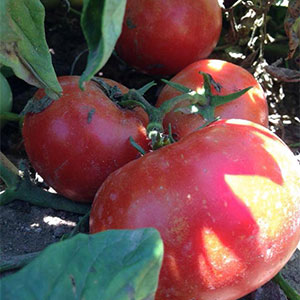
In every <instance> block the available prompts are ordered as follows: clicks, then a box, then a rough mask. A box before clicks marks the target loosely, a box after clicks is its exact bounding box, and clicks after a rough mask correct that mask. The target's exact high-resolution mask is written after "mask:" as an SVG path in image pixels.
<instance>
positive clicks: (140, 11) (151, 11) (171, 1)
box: [116, 0, 222, 75]
mask: <svg viewBox="0 0 300 300" xmlns="http://www.w3.org/2000/svg"><path fill="white" fill-rule="evenodd" d="M221 27H222V15H221V8H220V6H219V4H218V1H217V0H199V1H193V0H185V1H181V0H163V1H159V2H157V1H153V0H150V1H149V0H128V1H127V5H126V12H125V16H124V22H123V28H122V33H121V36H120V38H119V40H118V42H117V44H116V50H117V52H118V54H119V55H120V57H121V58H122V59H123V60H125V61H126V62H127V63H128V64H130V65H132V66H133V67H135V68H137V69H139V70H141V71H143V72H145V73H149V74H159V75H172V74H175V73H177V72H179V71H180V70H181V69H183V68H184V67H185V66H187V65H188V64H190V63H192V62H194V61H196V60H198V59H200V58H206V57H207V56H208V55H209V54H210V53H211V52H212V50H213V49H214V47H215V46H216V44H217V42H218V40H219V35H220V32H221Z"/></svg>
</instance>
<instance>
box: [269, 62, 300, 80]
mask: <svg viewBox="0 0 300 300" xmlns="http://www.w3.org/2000/svg"><path fill="white" fill-rule="evenodd" d="M281 62H282V59H279V60H277V61H276V62H274V63H273V64H272V65H270V66H266V67H265V69H266V71H267V72H268V73H269V74H271V75H272V76H273V77H274V78H276V79H278V80H279V81H283V82H300V72H299V71H297V70H291V69H287V68H281V67H278V66H279V64H280V63H281Z"/></svg>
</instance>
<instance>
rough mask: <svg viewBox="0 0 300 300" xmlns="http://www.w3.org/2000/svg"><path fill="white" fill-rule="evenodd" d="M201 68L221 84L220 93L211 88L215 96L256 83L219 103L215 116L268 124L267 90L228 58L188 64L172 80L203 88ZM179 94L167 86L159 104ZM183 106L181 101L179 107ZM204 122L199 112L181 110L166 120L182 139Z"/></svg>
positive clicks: (161, 94)
mask: <svg viewBox="0 0 300 300" xmlns="http://www.w3.org/2000/svg"><path fill="white" fill-rule="evenodd" d="M199 71H202V72H205V73H208V74H210V75H211V76H212V77H213V79H214V80H215V81H216V82H217V83H219V84H220V85H221V87H222V88H221V91H220V92H217V91H216V90H215V88H214V87H212V93H213V94H214V95H228V94H231V93H234V92H237V91H239V90H242V89H245V88H247V87H249V86H253V88H252V89H250V90H249V91H248V92H247V93H246V94H244V95H243V96H241V97H240V98H238V99H236V100H233V101H232V102H229V103H226V104H223V105H220V106H218V107H217V108H216V111H215V116H216V117H217V116H220V117H221V118H222V119H231V118H236V119H245V120H249V121H252V122H255V123H258V124H261V125H263V126H265V127H268V104H267V101H266V97H265V94H264V91H263V89H262V88H261V86H260V84H259V83H258V82H257V81H256V80H255V78H254V77H253V76H252V75H251V74H250V73H249V72H248V71H246V70H245V69H243V68H241V67H240V66H237V65H234V64H232V63H229V62H226V61H222V60H215V59H204V60H200V61H197V62H195V63H193V64H191V65H189V66H188V67H186V68H185V69H183V70H182V71H181V72H179V73H178V74H177V75H176V76H175V77H173V78H172V79H171V81H172V82H176V83H180V84H182V85H185V86H186V87H188V88H191V89H193V90H195V91H199V90H201V89H202V88H203V76H202V75H200V74H199ZM177 95H180V92H178V91H177V90H175V89H174V88H172V87H170V86H165V87H164V88H163V90H162V91H161V93H160V95H159V97H158V100H157V103H156V106H160V105H161V104H162V103H163V102H165V101H167V100H168V99H171V98H173V97H175V96H177ZM183 105H184V104H183V103H182V104H180V105H179V106H183ZM179 106H178V107H179ZM204 123H205V122H204V119H203V118H202V116H201V115H199V114H185V113H183V112H178V111H177V112H171V113H169V114H167V116H166V117H165V119H164V126H165V128H166V129H167V128H168V125H169V124H171V125H172V132H173V133H174V134H175V135H177V136H178V137H179V138H180V137H183V136H185V135H187V134H189V133H191V132H193V131H194V130H196V129H198V128H199V127H200V126H201V125H203V124H204Z"/></svg>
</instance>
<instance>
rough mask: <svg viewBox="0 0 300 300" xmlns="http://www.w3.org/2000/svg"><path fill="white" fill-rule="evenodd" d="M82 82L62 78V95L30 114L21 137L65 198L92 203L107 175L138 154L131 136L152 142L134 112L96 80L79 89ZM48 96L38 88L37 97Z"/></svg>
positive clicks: (36, 164)
mask: <svg viewBox="0 0 300 300" xmlns="http://www.w3.org/2000/svg"><path fill="white" fill-rule="evenodd" d="M78 80H79V77H78V76H65V77H60V78H59V82H60V84H61V86H62V89H63V96H62V97H61V98H60V99H59V100H57V101H54V102H52V103H51V105H50V106H48V107H47V108H46V109H45V110H43V111H42V112H40V113H28V114H27V115H26V117H25V120H24V127H23V136H24V143H25V149H26V152H27V154H28V157H29V159H30V162H31V163H32V166H33V167H34V169H35V170H36V171H37V172H38V173H39V174H40V175H41V176H42V177H43V178H44V180H45V181H46V182H47V183H48V184H49V185H50V186H51V187H53V188H54V189H55V190H56V191H57V192H58V193H60V194H62V195H64V196H65V197H67V198H70V199H73V200H75V201H84V202H89V201H92V199H93V197H94V195H95V193H96V191H97V189H98V188H99V186H100V185H101V183H102V182H103V181H104V179H105V178H106V177H107V175H109V174H110V173H111V172H113V171H114V170H116V169H118V168H120V167H121V166H123V165H124V164H126V163H127V162H129V161H130V160H133V159H135V158H137V157H138V156H139V154H138V152H137V151H136V150H135V149H134V148H133V147H132V145H131V144H130V142H129V137H130V136H132V138H133V139H134V140H135V141H136V142H137V143H138V144H140V145H141V146H142V147H144V148H145V149H147V147H148V141H147V138H146V129H145V127H144V124H143V123H142V121H141V120H140V118H139V117H138V114H137V113H136V112H135V111H130V110H125V109H120V108H119V107H118V106H117V105H116V104H114V103H113V102H112V101H111V100H110V99H109V98H108V97H107V96H106V95H105V94H104V92H103V91H102V90H101V89H100V87H99V85H98V84H97V83H96V82H93V81H90V82H88V83H87V85H86V89H85V91H82V90H80V89H79V87H78ZM105 81H106V82H107V83H108V84H111V85H116V86H118V87H119V88H120V89H121V91H123V92H126V91H127V90H128V89H127V88H125V87H124V86H122V85H121V84H118V83H116V82H114V81H112V80H108V79H106V80H105ZM44 95H45V93H44V91H43V90H39V91H38V92H37V93H36V95H35V98H37V99H40V98H42V97H43V96H44ZM37 101H38V100H37Z"/></svg>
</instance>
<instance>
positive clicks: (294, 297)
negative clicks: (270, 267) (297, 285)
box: [273, 272, 300, 300]
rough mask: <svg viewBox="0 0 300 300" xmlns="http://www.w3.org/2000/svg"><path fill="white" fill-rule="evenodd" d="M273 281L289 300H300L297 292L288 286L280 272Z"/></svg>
mask: <svg viewBox="0 0 300 300" xmlns="http://www.w3.org/2000/svg"><path fill="white" fill-rule="evenodd" d="M273 281H274V282H276V283H277V284H278V285H279V286H280V288H281V289H282V290H283V291H284V293H285V295H286V296H287V298H288V299H289V300H300V295H299V294H298V292H297V291H296V290H295V289H294V288H293V287H291V286H290V284H289V283H288V282H287V281H286V280H285V279H284V278H283V276H282V275H281V273H280V272H279V273H278V274H277V275H276V276H275V277H274V278H273Z"/></svg>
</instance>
